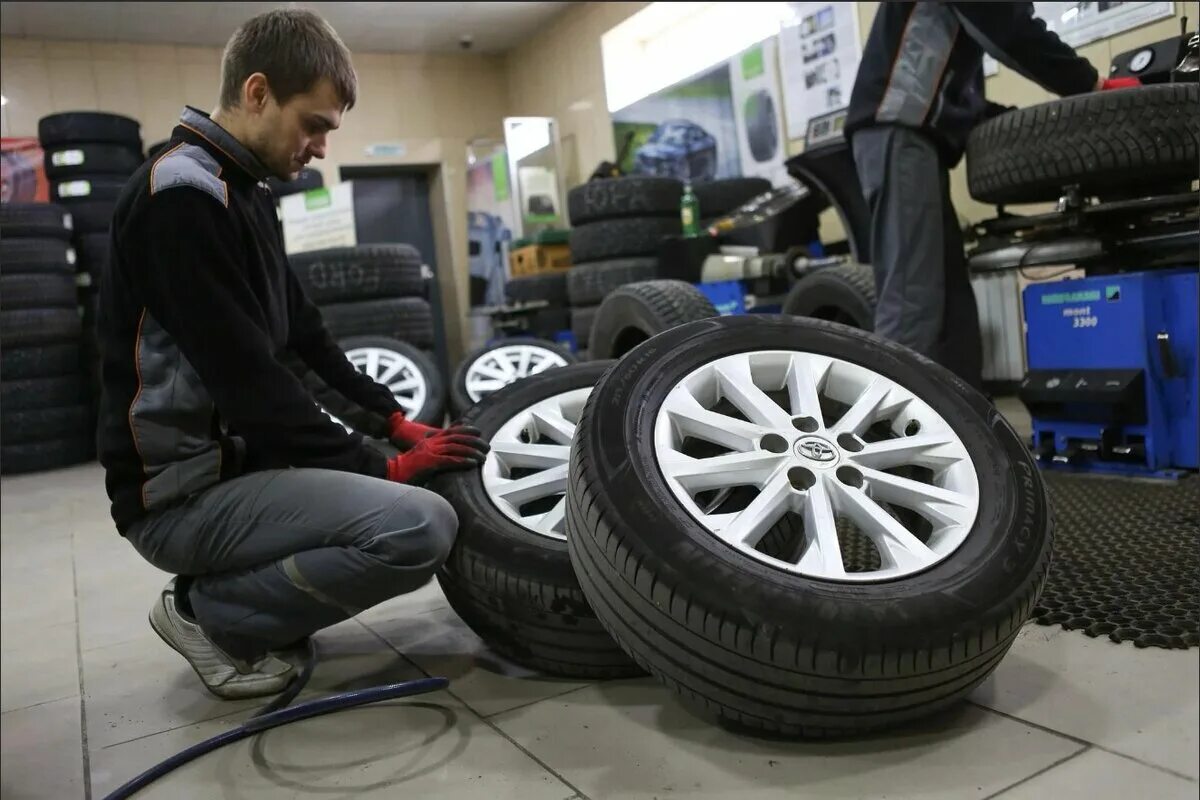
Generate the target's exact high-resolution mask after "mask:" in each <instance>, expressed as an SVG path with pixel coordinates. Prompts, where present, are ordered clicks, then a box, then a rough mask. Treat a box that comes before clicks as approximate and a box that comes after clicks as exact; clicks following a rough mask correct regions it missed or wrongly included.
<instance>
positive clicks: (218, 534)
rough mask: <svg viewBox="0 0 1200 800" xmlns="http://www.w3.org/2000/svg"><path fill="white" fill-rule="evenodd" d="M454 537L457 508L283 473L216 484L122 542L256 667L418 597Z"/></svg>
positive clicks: (348, 480)
mask: <svg viewBox="0 0 1200 800" xmlns="http://www.w3.org/2000/svg"><path fill="white" fill-rule="evenodd" d="M457 531H458V517H457V516H456V515H455V513H454V509H453V508H451V507H450V504H449V503H447V502H446V501H445V500H443V499H442V498H441V497H439V496H437V495H435V494H433V493H432V492H429V491H426V490H425V489H419V488H417V487H414V486H404V485H401V484H397V483H391V482H388V481H385V480H380V479H378V478H370V477H366V476H364V475H355V474H351V473H347V472H335V471H331V470H320V469H287V470H270V471H264V472H253V473H250V474H248V475H244V476H242V477H240V478H235V479H233V480H229V481H225V482H223V483H219V484H217V485H216V486H213V487H212V488H209V489H207V490H205V491H203V492H200V493H198V494H195V495H193V496H192V497H190V498H188V499H187V500H186V501H184V502H183V503H181V504H179V505H177V506H173V507H171V508H167V509H164V510H162V511H158V512H155V513H154V514H151V515H150V516H148V517H146V518H145V519H143V520H139V521H138V522H137V523H136V524H135V525H133V526H132V527H131V528H130V529H129V530H128V531H127V532H126V538H127V539H128V540H129V541H130V543H131V544H133V546H134V548H136V549H137V551H138V552H139V553H141V555H142V556H143V557H144V558H145V559H146V560H147V561H149V562H150V563H151V564H153V565H154V566H156V567H158V568H159V569H162V570H165V571H166V572H170V573H173V574H175V575H180V576H188V577H189V578H191V580H190V581H185V583H188V582H190V591H189V595H188V597H189V599H190V600H191V605H192V609H193V610H194V612H195V615H196V620H197V622H199V623H200V627H201V628H202V629H203V630H204V632H205V633H206V634H207V635H208V636H209V637H210V638H211V639H212V640H213V641H214V642H216V644H217V645H218V646H220V647H221V648H222V649H224V650H225V651H226V652H228V653H229V654H230V655H232V656H235V657H238V658H247V659H248V658H253V657H257V656H259V655H262V654H263V653H265V652H266V651H267V650H275V649H279V648H282V647H285V646H288V645H291V644H294V643H295V642H296V641H297V640H299V639H302V638H303V637H305V636H308V635H309V634H311V633H313V632H315V631H317V630H320V629H321V628H325V627H327V626H329V625H333V624H335V623H338V622H341V621H342V620H345V619H348V618H349V617H352V616H354V615H355V614H357V613H359V612H360V611H363V610H365V609H367V608H370V607H371V606H373V605H376V604H377V603H381V602H383V601H384V600H388V599H390V598H392V597H395V596H396V595H400V594H404V593H406V592H411V591H413V590H414V589H417V588H419V587H420V586H422V585H423V584H425V583H426V582H427V581H428V580H429V578H430V577H431V576H432V575H433V573H434V572H435V571H436V570H437V569H438V567H440V566H441V565H442V562H443V561H445V560H446V557H447V556H448V555H449V553H450V548H451V546H452V545H453V544H454V537H455V534H456V533H457Z"/></svg>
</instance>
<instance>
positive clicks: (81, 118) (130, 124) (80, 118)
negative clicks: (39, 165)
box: [38, 111, 142, 153]
mask: <svg viewBox="0 0 1200 800" xmlns="http://www.w3.org/2000/svg"><path fill="white" fill-rule="evenodd" d="M38 141H40V142H41V144H42V147H43V148H45V149H47V150H49V149H52V148H55V147H57V146H58V145H64V144H75V143H77V142H104V143H109V144H123V145H126V146H128V147H132V148H133V149H134V150H137V151H138V152H139V153H140V152H141V151H142V127H141V125H139V124H138V122H137V120H134V119H130V118H129V117H122V116H120V115H119V114H106V113H103V112H100V111H66V112H63V113H61V114H51V115H49V116H46V117H42V118H41V119H40V120H38Z"/></svg>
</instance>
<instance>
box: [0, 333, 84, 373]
mask: <svg viewBox="0 0 1200 800" xmlns="http://www.w3.org/2000/svg"><path fill="white" fill-rule="evenodd" d="M80 363H81V362H80V360H79V343H78V342H64V343H60V344H50V345H44V346H40V347H39V346H34V347H5V348H4V349H3V350H2V351H0V376H2V377H3V379H4V380H6V381H16V380H23V379H26V378H52V377H54V376H56V375H70V374H74V373H77V372H78V371H79V365H80Z"/></svg>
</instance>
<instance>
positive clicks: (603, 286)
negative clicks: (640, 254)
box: [567, 258, 658, 306]
mask: <svg viewBox="0 0 1200 800" xmlns="http://www.w3.org/2000/svg"><path fill="white" fill-rule="evenodd" d="M657 277H658V259H657V258H617V259H614V260H612V261H593V262H591V263H590V264H576V265H575V266H574V267H572V268H571V270H570V271H569V272H568V273H567V301H568V302H570V304H571V305H573V306H591V305H597V304H599V303H600V302H601V301H603V300H604V298H606V297H608V295H609V293H611V292H613V291H614V290H616V289H620V288H621V287H622V286H626V285H628V284H630V283H638V282H639V281H650V280H654V279H655V278H657Z"/></svg>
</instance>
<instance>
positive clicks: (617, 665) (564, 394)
mask: <svg viewBox="0 0 1200 800" xmlns="http://www.w3.org/2000/svg"><path fill="white" fill-rule="evenodd" d="M608 367H609V363H602V362H592V363H589V364H577V365H574V366H568V367H563V368H562V369H556V370H552V371H550V372H547V373H545V374H542V375H539V376H537V377H536V378H533V379H530V380H525V381H521V382H520V383H516V384H511V385H509V386H506V387H505V388H503V389H501V390H500V391H498V392H496V393H494V394H492V395H490V396H488V397H487V398H486V399H484V400H483V401H481V402H480V403H479V404H478V405H476V406H474V407H473V408H472V409H471V410H470V411H468V412H467V414H466V416H465V417H464V418H463V422H464V423H466V424H468V425H474V426H476V427H478V428H479V429H480V430H481V431H482V432H483V436H484V438H485V439H488V440H489V441H490V442H491V444H492V451H491V453H489V455H488V459H487V461H486V462H485V464H484V466H483V468H482V470H469V471H465V472H455V473H451V474H447V475H444V476H441V477H439V478H437V479H436V480H435V481H434V482H433V484H432V487H431V488H433V489H434V491H436V492H437V493H438V494H440V495H441V496H442V497H445V498H446V499H447V500H448V501H450V504H451V505H452V506H454V510H455V511H456V512H457V513H458V523H459V527H458V537H457V540H456V541H455V544H454V549H453V550H452V551H451V553H450V558H449V559H447V561H446V563H445V565H444V566H443V567H442V569H441V570H440V571H439V572H438V583H439V584H441V587H442V591H443V592H445V595H446V599H447V600H448V601H449V602H450V606H451V607H452V608H453V609H454V610H455V612H456V613H457V614H458V615H459V616H460V617H461V618H462V619H463V621H464V622H466V623H467V625H468V626H469V627H470V628H471V629H472V630H474V631H475V633H477V634H478V635H479V636H480V638H482V639H483V640H484V641H485V642H487V643H488V644H489V645H490V646H491V647H492V649H493V650H495V651H496V652H498V653H500V654H502V655H504V656H505V657H507V658H509V659H511V660H512V661H515V662H518V663H520V664H523V665H525V666H527V667H531V668H533V669H536V670H539V671H542V672H546V673H549V674H553V675H560V676H564V677H572V678H591V679H595V678H620V677H628V676H632V675H638V674H641V670H639V669H638V668H637V667H636V666H635V665H634V664H633V663H632V662H631V661H630V660H629V658H628V657H627V656H626V655H625V654H624V653H623V652H622V651H621V649H620V648H619V647H617V644H616V642H614V641H613V640H612V637H610V636H609V635H608V634H607V633H606V632H605V631H604V628H603V627H601V625H600V623H599V622H598V621H597V620H596V617H595V615H594V614H593V613H592V610H591V609H590V608H589V607H588V604H587V601H586V600H585V599H584V597H583V594H582V593H581V592H580V590H579V582H578V580H577V579H576V577H575V572H574V570H573V569H572V568H571V563H570V560H569V558H568V555H567V543H566V536H565V528H563V527H562V526H561V522H560V523H557V524H556V523H555V522H554V518H553V517H551V518H550V519H547V518H546V517H545V516H541V517H540V518H539V517H537V516H536V513H537V512H538V511H541V510H542V509H543V508H545V509H546V511H549V512H553V510H554V508H555V506H556V505H557V504H556V502H555V497H560V498H561V496H562V491H563V489H564V488H565V478H566V462H565V458H566V455H567V452H566V451H567V450H568V448H569V445H570V431H571V429H572V428H573V423H574V421H575V420H576V419H578V417H577V414H578V412H579V410H580V409H581V408H582V407H583V402H584V399H585V398H586V395H587V392H588V391H589V390H590V388H591V386H592V385H593V384H594V383H595V382H596V381H597V380H598V379H599V378H600V376H601V375H602V374H604V371H605V370H606V369H607V368H608ZM555 423H558V424H555ZM522 434H524V438H525V439H528V440H530V441H529V442H528V443H526V442H523V441H522ZM543 437H545V439H544V440H543ZM539 440H541V441H549V442H552V444H551V445H550V446H549V447H546V448H545V450H546V451H547V454H548V457H549V460H548V461H547V460H546V459H541V460H537V459H536V456H535V460H534V461H532V462H530V461H522V460H521V459H520V455H519V454H518V453H517V452H515V451H517V450H519V449H523V450H524V451H525V452H526V453H528V452H529V450H530V449H531V448H530V445H531V444H532V445H534V447H536V445H537V444H538V442H539ZM506 444H507V445H511V446H510V447H506V446H505V445H506ZM522 465H523V466H522ZM539 467H541V469H540V470H539V469H538V468H539ZM518 470H521V471H520V472H517V471H518ZM534 471H541V472H543V474H545V473H546V472H547V471H554V472H556V473H557V474H554V475H549V476H548V477H549V478H550V483H549V485H547V486H545V487H544V489H543V490H540V491H539V490H535V491H533V492H532V494H542V495H543V496H542V497H529V498H528V500H526V501H525V502H524V503H523V504H522V505H521V506H515V507H514V506H513V505H512V504H511V503H506V502H505V501H504V500H503V499H502V495H501V494H500V493H501V492H503V491H504V489H505V488H506V485H511V479H510V477H509V476H511V475H513V474H518V475H524V474H526V473H530V472H534ZM531 504H532V505H533V506H534V507H533V508H531V507H530V505H531ZM502 507H503V508H504V509H505V510H501V508H502ZM522 510H524V511H527V512H529V513H527V514H526V515H525V517H524V519H522V518H521V516H522V515H521V513H520V512H521V511H522ZM543 513H544V512H543ZM539 522H540V523H542V524H543V526H544V527H543V529H542V530H538V523H539Z"/></svg>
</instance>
